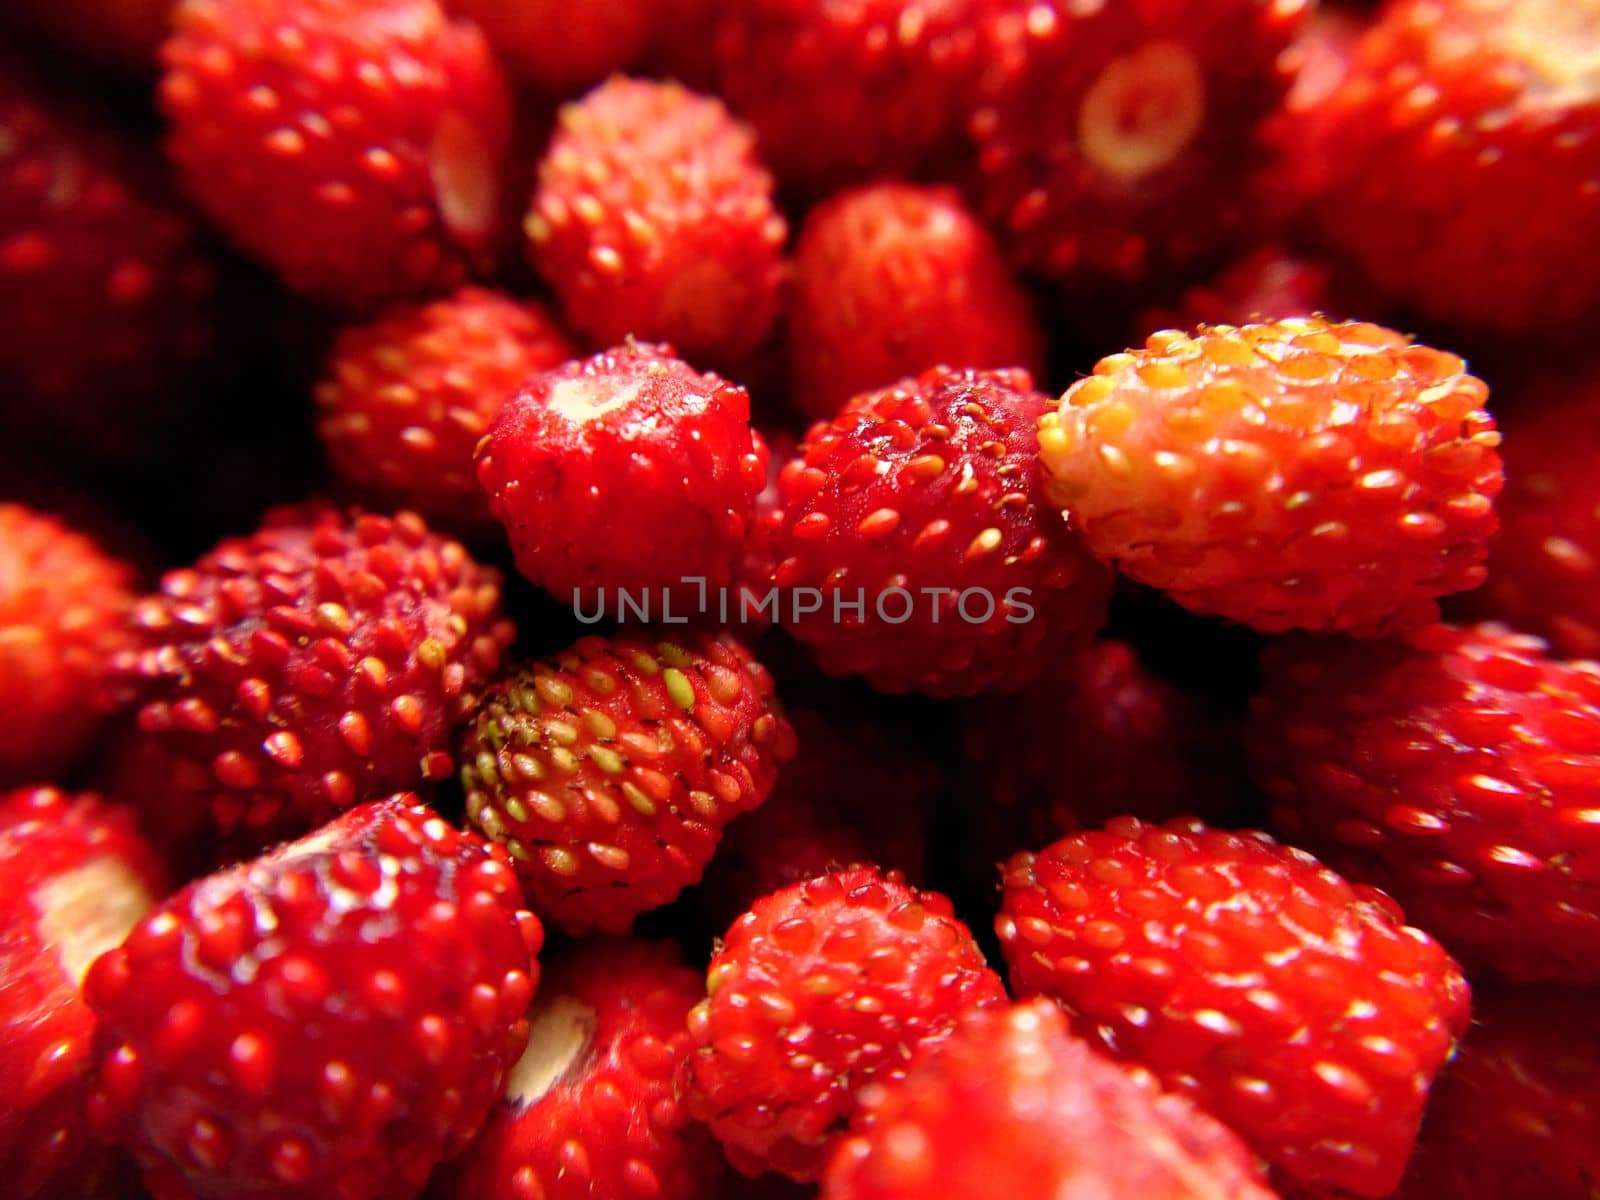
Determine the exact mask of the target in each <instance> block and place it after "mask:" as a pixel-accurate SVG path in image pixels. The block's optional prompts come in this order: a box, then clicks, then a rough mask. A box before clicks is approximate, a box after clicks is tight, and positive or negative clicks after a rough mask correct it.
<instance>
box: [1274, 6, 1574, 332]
mask: <svg viewBox="0 0 1600 1200" xmlns="http://www.w3.org/2000/svg"><path fill="white" fill-rule="evenodd" d="M1597 16H1600V6H1597V5H1596V4H1595V2H1594V0H1396V3H1393V4H1390V5H1388V6H1387V7H1386V8H1385V9H1384V10H1383V12H1382V14H1381V16H1380V17H1379V19H1378V21H1377V23H1376V25H1375V26H1374V27H1373V28H1371V29H1370V30H1368V31H1367V32H1366V33H1365V35H1364V36H1363V37H1362V38H1361V40H1360V42H1359V43H1358V45H1357V46H1356V49H1355V51H1354V54H1353V61H1352V62H1351V64H1350V68H1349V72H1348V74H1347V76H1346V78H1345V79H1344V80H1343V81H1342V83H1340V84H1339V86H1337V87H1336V88H1335V89H1334V90H1333V91H1332V93H1331V95H1328V96H1315V95H1313V96H1312V97H1310V98H1309V101H1308V102H1307V103H1304V104H1300V105H1297V106H1295V107H1293V108H1291V110H1290V112H1289V114H1288V115H1287V116H1286V118H1285V123H1284V128H1283V131H1282V133H1281V135H1280V136H1281V137H1282V138H1283V141H1284V142H1285V144H1286V146H1287V148H1288V153H1289V154H1290V155H1291V161H1292V162H1293V163H1294V164H1295V165H1296V167H1297V168H1298V170H1299V172H1300V178H1299V180H1298V183H1299V190H1300V193H1301V194H1302V195H1304V196H1306V197H1307V198H1308V199H1309V201H1310V206H1311V210H1312V215H1313V219H1314V223H1315V224H1316V226H1317V228H1318V229H1319V230H1320V232H1321V234H1322V236H1323V237H1324V238H1325V240H1326V242H1327V244H1328V245H1329V247H1330V249H1331V250H1332V252H1333V253H1335V254H1336V255H1337V256H1338V257H1339V258H1341V259H1344V260H1347V261H1349V262H1351V263H1352V265H1354V266H1355V267H1357V268H1359V269H1360V270H1361V271H1362V272H1363V273H1364V274H1365V275H1366V277H1367V278H1368V279H1369V280H1370V281H1371V283H1372V284H1374V285H1375V286H1376V287H1377V288H1378V289H1379V290H1381V291H1382V292H1385V293H1387V294H1388V295H1390V296H1391V297H1393V298H1394V299H1395V300H1396V301H1398V302H1400V303H1402V304H1404V305H1406V306H1407V307H1409V308H1411V309H1414V310H1416V311H1419V312H1422V313H1425V314H1427V315H1428V316H1430V317H1433V318H1435V319H1438V320H1444V321H1451V322H1458V323H1462V324H1467V325H1472V326H1476V327H1479V328H1485V329H1491V330H1496V331H1502V332H1535V331H1544V330H1547V329H1550V328H1552V327H1560V326H1563V325H1567V324H1570V323H1572V322H1574V321H1575V320H1577V319H1578V318H1579V317H1581V316H1582V315H1584V314H1585V313H1587V312H1590V311H1592V310H1593V309H1594V307H1595V305H1596V304H1597V303H1600V273H1597V272H1596V271H1594V270H1591V269H1589V268H1588V266H1587V265H1586V264H1588V263H1589V262H1590V261H1591V259H1592V256H1593V245H1592V242H1591V239H1590V238H1589V237H1588V235H1587V234H1586V232H1585V230H1587V229H1589V228H1591V227H1592V226H1593V225H1594V223H1595V221H1596V220H1597V219H1600V189H1597V188H1596V187H1595V186H1594V180H1595V177H1596V175H1597V174H1600V93H1597V92H1596V89H1595V87H1594V85H1593V81H1592V77H1591V74H1590V72H1591V63H1592V62H1593V60H1594V57H1595V55H1596V54H1600V30H1597V28H1596V25H1595V21H1596V18H1597ZM1530 214H1537V217H1536V219H1535V218H1531V217H1530Z"/></svg>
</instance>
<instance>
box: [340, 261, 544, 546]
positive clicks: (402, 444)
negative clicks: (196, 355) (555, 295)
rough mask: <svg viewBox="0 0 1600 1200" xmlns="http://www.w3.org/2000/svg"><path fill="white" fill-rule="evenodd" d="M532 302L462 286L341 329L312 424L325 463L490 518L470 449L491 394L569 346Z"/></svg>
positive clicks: (358, 479)
mask: <svg viewBox="0 0 1600 1200" xmlns="http://www.w3.org/2000/svg"><path fill="white" fill-rule="evenodd" d="M573 353H574V351H573V349H572V346H571V345H570V344H569V343H568V341H567V339H566V335H565V334H563V333H562V332H561V330H560V329H559V328H558V327H557V326H556V323H555V320H554V318H553V317H551V316H550V314H549V313H548V312H547V311H546V310H545V308H544V307H543V306H542V305H539V304H536V303H531V302H520V301H516V300H512V299H511V298H510V297H508V296H504V295H501V294H500V293H498V292H492V291H487V290H485V289H483V288H477V287H465V288H462V289H461V290H460V291H458V292H456V293H455V294H454V295H452V296H449V297H447V298H445V299H442V300H435V301H433V302H432V303H430V304H425V305H420V306H411V305H405V306H401V307H398V308H394V309H391V310H389V311H388V312H387V313H386V314H384V315H383V316H382V317H380V318H379V319H378V320H376V321H374V322H372V323H371V324H367V325H356V326H352V327H351V328H349V329H346V330H345V331H344V332H343V333H341V334H340V335H339V339H338V342H337V343H336V344H335V345H334V348H333V353H332V355H331V356H330V357H329V360H328V362H327V364H326V365H325V366H324V368H323V375H322V380H321V382H320V383H318V385H317V389H316V399H317V406H318V408H319V410H320V419H319V421H318V425H317V432H318V434H319V436H320V437H321V439H322V445H323V448H324V449H325V450H326V451H327V455H328V459H329V462H330V463H331V465H332V467H333V470H334V473H335V474H336V475H338V476H339V478H340V479H341V480H342V481H343V482H344V483H345V484H347V485H348V486H349V487H350V488H351V489H352V490H353V491H355V492H357V493H358V494H360V495H361V497H362V498H363V499H365V500H367V501H368V502H369V503H375V504H380V505H382V506H383V507H406V508H412V509H415V510H416V511H417V512H419V513H421V514H422V515H423V516H424V517H426V518H428V520H430V521H437V522H440V523H443V524H445V525H449V526H452V527H455V528H460V529H463V530H465V531H468V532H477V531H481V530H483V529H485V528H489V529H492V528H493V527H494V525H493V522H492V521H491V520H490V517H489V510H488V502H487V500H486V499H485V497H484V495H483V490H482V489H481V488H479V487H478V480H477V476H476V473H475V471H474V468H473V461H472V456H473V451H474V450H475V449H476V448H477V445H478V442H479V441H480V440H482V438H483V435H484V434H485V433H487V432H488V430H489V425H490V423H491V422H492V421H493V420H494V418H495V414H497V413H498V412H499V411H500V406H501V405H502V404H504V403H505V401H506V400H507V399H509V398H510V397H511V396H512V395H513V394H515V393H516V391H517V390H518V389H519V388H521V387H522V386H523V385H524V384H525V383H527V382H528V380H529V379H531V378H532V377H533V376H535V375H537V374H539V373H540V372H541V371H546V370H549V369H550V368H551V367H554V366H556V365H557V364H559V363H562V362H565V361H566V360H567V359H569V358H571V357H572V356H573Z"/></svg>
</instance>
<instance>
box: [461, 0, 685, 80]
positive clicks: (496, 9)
mask: <svg viewBox="0 0 1600 1200" xmlns="http://www.w3.org/2000/svg"><path fill="white" fill-rule="evenodd" d="M445 7H446V8H448V9H449V10H450V11H452V12H456V13H460V14H461V15H462V16H464V17H469V18H471V19H472V20H474V21H476V22H477V23H478V24H479V25H480V26H481V27H482V28H483V32H484V34H485V36H487V37H488V39H489V43H490V45H492V46H493V47H494V49H495V52H496V53H497V54H499V55H500V57H501V58H503V59H505V61H506V63H507V64H508V65H509V66H510V67H511V69H512V70H513V71H514V72H516V74H517V77H518V78H519V79H521V80H523V81H524V82H526V83H530V84H532V85H534V86H535V87H538V88H542V89H544V90H546V91H550V92H567V91H572V90H573V89H575V88H579V87H583V86H584V85H586V84H590V83H593V82H594V81H595V80H597V79H603V78H605V77H606V76H607V75H609V74H610V73H611V72H613V71H620V70H622V69H623V68H624V67H626V66H628V65H629V64H630V63H631V62H633V60H634V59H635V58H636V57H637V56H638V53H639V51H640V49H641V48H642V47H643V46H644V42H645V37H646V36H647V35H648V34H649V32H650V29H651V24H652V21H651V0H605V3H601V4H572V3H570V2H569V0H445ZM701 36H704V32H703V31H702V33H701Z"/></svg>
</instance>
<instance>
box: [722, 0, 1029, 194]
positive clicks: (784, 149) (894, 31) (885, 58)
mask: <svg viewBox="0 0 1600 1200" xmlns="http://www.w3.org/2000/svg"><path fill="white" fill-rule="evenodd" d="M1005 6H1006V0H848V2H844V3H840V2H837V0H828V2H827V3H815V2H806V3H796V2H795V0H739V2H738V3H733V4H727V5H725V6H724V7H723V9H722V11H721V12H720V13H719V14H717V15H716V19H717V20H718V24H717V25H716V27H715V34H714V36H715V39H716V40H715V48H716V60H717V71H718V77H719V82H720V87H719V89H718V90H719V91H720V92H721V94H722V95H724V96H726V97H727V98H728V103H729V104H730V105H732V106H733V109H734V111H735V112H738V113H741V114H743V115H744V116H745V117H747V118H748V119H749V120H750V121H751V122H752V123H753V124H754V125H755V127H756V132H757V133H758V134H759V135H760V138H761V148H762V153H763V154H765V155H766V156H767V158H768V160H769V161H770V162H771V163H772V166H773V168H774V169H775V170H776V171H777V172H778V174H779V175H780V176H781V177H782V179H783V180H784V182H785V183H787V184H792V185H796V186H799V187H802V188H804V189H806V190H809V191H823V190H826V189H827V188H829V187H831V186H836V185H837V184H839V183H840V182H842V181H847V180H851V179H860V178H865V177H867V176H871V175H893V174H899V173H903V172H906V171H909V170H911V169H912V168H914V167H917V166H920V165H924V164H929V163H931V162H937V161H938V160H940V159H941V158H943V157H946V156H947V155H948V153H949V152H950V150H951V149H952V147H953V144H954V143H956V142H957V141H959V132H960V123H961V117H962V115H963V113H964V112H965V111H966V108H967V105H968V104H969V102H970V100H969V97H970V92H971V89H972V86H973V84H974V82H975V81H976V78H977V74H978V71H979V69H980V67H981V65H982V53H983V47H982V44H981V41H980V37H979V29H980V26H981V23H982V21H983V20H984V19H985V18H986V17H987V16H988V15H989V14H990V13H992V12H995V11H997V10H1000V9H1003V8H1004V7H1005Z"/></svg>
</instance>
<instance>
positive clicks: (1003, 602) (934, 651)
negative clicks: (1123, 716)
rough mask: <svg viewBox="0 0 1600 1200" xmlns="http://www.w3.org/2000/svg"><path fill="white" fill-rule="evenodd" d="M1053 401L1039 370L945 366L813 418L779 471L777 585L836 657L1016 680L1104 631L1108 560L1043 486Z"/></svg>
mask: <svg viewBox="0 0 1600 1200" xmlns="http://www.w3.org/2000/svg"><path fill="white" fill-rule="evenodd" d="M1049 408H1050V402H1049V401H1048V400H1047V399H1046V398H1045V397H1044V396H1042V395H1040V394H1039V393H1038V392H1036V391H1034V390H1033V380H1032V378H1031V377H1030V376H1029V375H1028V373H1027V372H1026V371H1023V370H1009V371H952V370H948V369H945V368H934V369H932V370H929V371H926V372H924V373H923V374H922V375H920V376H918V377H917V378H915V379H907V380H904V381H902V382H901V383H899V384H898V385H896V386H894V387H891V388H888V389H885V390H884V391H881V392H875V393H867V394H865V395H862V396H860V397H857V398H856V399H855V400H853V401H851V402H850V403H849V404H848V405H847V406H846V407H845V409H844V411H843V412H841V413H840V414H839V415H838V416H837V417H835V418H834V419H833V421H832V422H830V423H825V424H824V423H819V424H817V425H814V426H812V428H811V431H810V432H809V433H808V434H807V435H806V440H805V442H804V443H803V444H802V445H801V446H800V449H799V451H798V453H797V454H796V455H795V457H794V458H792V459H791V460H790V461H789V463H788V464H787V465H786V466H785V467H784V468H783V470H782V472H781V474H780V475H779V481H778V488H779V496H780V500H781V503H782V507H783V520H782V525H781V527H779V528H778V529H777V530H776V531H775V533H774V539H773V551H774V558H775V561H776V564H777V565H776V569H775V571H774V573H773V581H774V583H775V584H776V585H777V586H778V588H779V593H778V597H777V599H778V605H779V609H780V615H781V617H782V619H783V620H784V622H785V624H786V626H787V627H788V629H789V630H790V632H791V633H793V634H794V636H795V637H797V638H799V639H800V640H801V641H803V642H805V643H806V644H807V645H808V646H809V647H810V648H811V650H812V652H813V653H814V654H815V655H816V656H817V659H818V662H819V663H820V664H821V666H822V668H823V669H824V670H825V671H827V672H828V673H830V674H858V675H862V676H864V677H865V678H866V680H867V682H868V683H870V684H872V686H873V687H875V688H878V689H879V690H880V691H886V692H904V691H921V692H926V693H927V694H929V695H934V696H959V695H970V694H973V693H976V692H980V691H986V690H993V691H1005V690H1016V689H1018V688H1021V687H1023V686H1026V685H1027V684H1028V683H1029V682H1031V681H1032V680H1033V679H1035V678H1037V677H1038V675H1039V672H1040V670H1041V669H1042V667H1043V665H1044V663H1045V662H1046V661H1047V660H1048V659H1049V657H1050V656H1051V655H1053V654H1056V653H1059V652H1062V651H1063V650H1066V649H1070V648H1072V647H1073V646H1074V645H1076V644H1077V643H1079V642H1081V641H1083V640H1086V639H1087V638H1088V637H1089V636H1090V635H1091V634H1092V633H1093V632H1094V631H1095V629H1096V628H1098V626H1099V625H1100V623H1101V621H1102V620H1103V618H1104V615H1105V604H1106V599H1107V595H1108V593H1109V590H1110V589H1109V580H1108V578H1107V574H1106V572H1105V571H1104V570H1103V569H1101V568H1100V567H1099V566H1098V565H1096V564H1095V563H1094V562H1093V561H1092V560H1090V559H1089V557H1088V556H1087V555H1086V554H1085V553H1084V552H1083V550H1082V549H1081V548H1080V547H1079V546H1078V544H1077V542H1076V540H1075V539H1074V538H1073V537H1072V536H1071V535H1070V534H1069V533H1068V532H1067V530H1066V529H1065V528H1064V526H1063V525H1062V523H1061V522H1060V521H1059V520H1058V519H1056V517H1055V516H1054V515H1053V514H1052V513H1050V512H1049V510H1048V508H1047V507H1046V506H1045V505H1044V504H1043V500H1042V497H1041V496H1040V495H1039V486H1038V484H1039V466H1038V439H1037V436H1036V434H1035V425H1036V424H1037V422H1038V421H1039V419H1040V417H1042V416H1043V415H1044V414H1045V413H1046V412H1048V411H1049ZM806 589H811V592H810V594H808V593H807V591H806ZM858 604H859V606H860V607H859V608H858V609H856V608H852V607H848V606H854V605H858ZM807 609H809V610H810V611H809V612H808V611H806V610H807Z"/></svg>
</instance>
